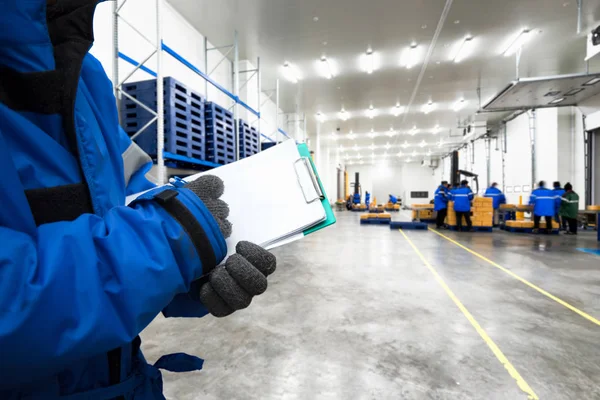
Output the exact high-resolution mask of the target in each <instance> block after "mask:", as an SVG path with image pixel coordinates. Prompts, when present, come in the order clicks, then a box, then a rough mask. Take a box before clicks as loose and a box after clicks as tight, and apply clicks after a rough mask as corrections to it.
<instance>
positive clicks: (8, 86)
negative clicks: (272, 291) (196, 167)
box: [0, 0, 227, 400]
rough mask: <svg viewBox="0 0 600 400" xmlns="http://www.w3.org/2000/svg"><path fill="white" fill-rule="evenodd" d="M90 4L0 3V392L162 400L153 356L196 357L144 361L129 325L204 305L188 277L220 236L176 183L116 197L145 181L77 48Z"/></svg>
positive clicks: (214, 253)
mask: <svg viewBox="0 0 600 400" xmlns="http://www.w3.org/2000/svg"><path fill="white" fill-rule="evenodd" d="M95 4H96V1H95V0H79V1H59V2H58V6H54V7H53V8H52V9H50V8H49V9H48V13H47V12H46V11H47V10H46V0H27V1H25V0H5V1H2V2H1V6H0V8H1V9H2V12H1V13H0V26H1V27H2V28H1V29H0V204H2V207H0V243H1V245H0V353H1V356H0V359H1V362H0V398H1V399H3V400H11V399H25V398H27V399H44V400H47V399H50V400H53V399H61V398H63V397H64V396H68V395H73V396H72V397H68V398H69V399H71V400H75V399H109V398H115V397H118V396H123V397H124V398H125V399H126V400H131V399H163V398H164V397H163V395H162V394H161V392H162V381H161V376H160V372H159V370H158V369H157V367H161V368H163V367H164V368H167V369H175V370H178V369H179V370H190V369H197V368H199V367H200V366H201V360H199V359H197V358H194V357H187V358H186V357H183V355H176V356H173V357H168V358H164V359H161V360H160V362H159V363H158V365H156V366H150V365H148V364H147V363H146V361H145V360H144V357H143V355H142V353H141V352H140V351H139V339H137V336H138V334H139V333H140V332H141V331H142V330H143V329H144V328H145V327H146V326H147V325H148V324H149V323H150V322H151V321H152V320H153V319H154V317H156V315H157V314H158V313H160V312H161V311H163V312H164V314H165V315H166V316H202V315H205V314H206V312H207V311H206V309H205V308H204V307H203V306H202V305H201V303H200V302H199V299H198V290H197V288H194V290H190V288H191V287H192V286H194V285H197V283H195V284H193V283H194V282H195V281H197V279H198V278H200V277H201V276H202V275H203V274H205V273H207V272H208V271H209V270H210V269H211V268H213V267H214V266H215V265H216V264H218V263H219V262H220V261H221V260H222V259H223V258H224V256H225V254H226V252H227V249H226V244H225V241H224V239H223V237H222V235H221V233H220V231H219V227H218V225H217V224H216V222H215V220H214V219H213V218H212V216H211V215H210V213H209V212H208V210H207V209H206V207H205V206H204V204H203V203H202V202H201V201H200V200H199V199H198V198H197V197H196V196H195V195H194V194H193V193H192V192H190V191H188V190H187V189H180V188H173V189H172V190H165V189H164V188H163V189H154V190H152V191H150V192H149V193H147V194H146V195H144V196H143V198H142V199H139V200H138V201H136V202H135V203H134V204H133V205H131V206H129V207H127V206H125V196H126V195H127V194H130V193H134V192H137V191H140V190H143V189H149V188H152V186H153V185H152V184H150V182H148V181H147V180H146V179H145V177H144V175H145V173H146V172H148V170H149V169H150V167H151V160H150V159H149V157H148V156H147V155H145V154H144V153H143V152H142V151H141V150H140V149H139V147H137V146H136V145H135V144H133V143H132V142H131V141H130V140H129V138H128V137H127V135H126V134H125V133H124V132H123V131H122V130H121V129H120V128H119V125H118V118H117V109H116V105H115V98H114V95H113V91H112V85H111V83H110V81H109V80H108V78H107V77H106V74H105V72H104V70H103V68H102V66H101V65H100V63H99V62H98V61H97V60H96V59H94V58H93V57H92V56H90V55H86V53H87V51H88V49H89V47H90V46H91V43H92V40H93V35H92V15H93V10H94V8H95ZM59 7H60V8H59ZM46 16H48V21H47V20H46ZM80 66H81V69H80V68H79V67H80ZM157 196H158V197H157ZM39 204H42V205H45V206H44V207H39ZM30 205H31V206H30ZM34 209H35V211H34ZM81 209H83V210H85V212H79V211H78V210H81ZM182 216H184V218H182ZM200 249H201V250H202V251H200ZM188 293H189V294H188ZM182 350H184V349H182ZM173 359H175V360H179V361H184V362H186V363H187V365H181V364H180V365H178V366H177V365H174V364H172V363H171V364H170V363H169V361H172V360H173Z"/></svg>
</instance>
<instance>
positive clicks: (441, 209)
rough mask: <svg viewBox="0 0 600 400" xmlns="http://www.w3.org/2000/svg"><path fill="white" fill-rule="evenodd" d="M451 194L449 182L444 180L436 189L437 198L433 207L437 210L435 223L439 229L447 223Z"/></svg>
mask: <svg viewBox="0 0 600 400" xmlns="http://www.w3.org/2000/svg"><path fill="white" fill-rule="evenodd" d="M449 195H450V193H449V191H448V182H447V181H443V182H442V184H441V185H440V186H439V187H438V188H437V189H436V190H435V198H434V199H433V209H434V211H436V212H437V216H436V220H435V225H436V227H437V228H438V229H440V228H442V227H443V226H444V225H445V222H444V221H445V220H446V216H447V215H448V200H449Z"/></svg>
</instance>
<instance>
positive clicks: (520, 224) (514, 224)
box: [506, 221, 560, 230]
mask: <svg viewBox="0 0 600 400" xmlns="http://www.w3.org/2000/svg"><path fill="white" fill-rule="evenodd" d="M506 226H507V227H508V228H517V229H533V228H534V223H533V221H506ZM546 227H547V225H546V222H545V221H542V222H540V229H546ZM559 228H560V225H559V224H558V223H557V222H556V221H552V229H553V230H556V229H559Z"/></svg>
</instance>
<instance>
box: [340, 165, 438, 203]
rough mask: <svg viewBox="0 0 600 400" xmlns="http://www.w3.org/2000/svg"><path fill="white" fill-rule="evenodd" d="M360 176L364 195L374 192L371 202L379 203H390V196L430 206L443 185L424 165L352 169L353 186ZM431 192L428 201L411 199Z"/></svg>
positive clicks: (349, 168) (351, 166) (367, 166)
mask: <svg viewBox="0 0 600 400" xmlns="http://www.w3.org/2000/svg"><path fill="white" fill-rule="evenodd" d="M356 172H359V173H360V183H361V186H362V189H363V201H364V193H365V192H367V191H368V192H370V193H371V198H373V197H377V202H378V203H380V204H382V203H386V202H387V200H388V196H389V195H390V194H393V195H397V196H400V197H401V198H402V200H403V204H413V203H419V204H423V203H428V202H429V201H430V200H431V199H432V198H433V193H434V192H435V189H436V188H437V186H438V185H439V182H438V181H437V179H436V177H435V176H434V173H433V171H432V170H431V169H430V168H427V167H422V166H421V165H420V164H416V163H408V164H391V165H390V164H387V163H377V164H374V165H350V166H348V174H349V178H350V182H354V174H355V173H356ZM415 191H426V192H429V197H428V198H427V199H411V198H410V192H415Z"/></svg>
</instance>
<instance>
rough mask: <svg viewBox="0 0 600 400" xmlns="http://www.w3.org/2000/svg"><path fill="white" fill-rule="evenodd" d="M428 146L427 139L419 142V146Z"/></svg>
mask: <svg viewBox="0 0 600 400" xmlns="http://www.w3.org/2000/svg"><path fill="white" fill-rule="evenodd" d="M425 146H427V142H426V141H425V140H423V141H422V142H421V143H419V147H425Z"/></svg>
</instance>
